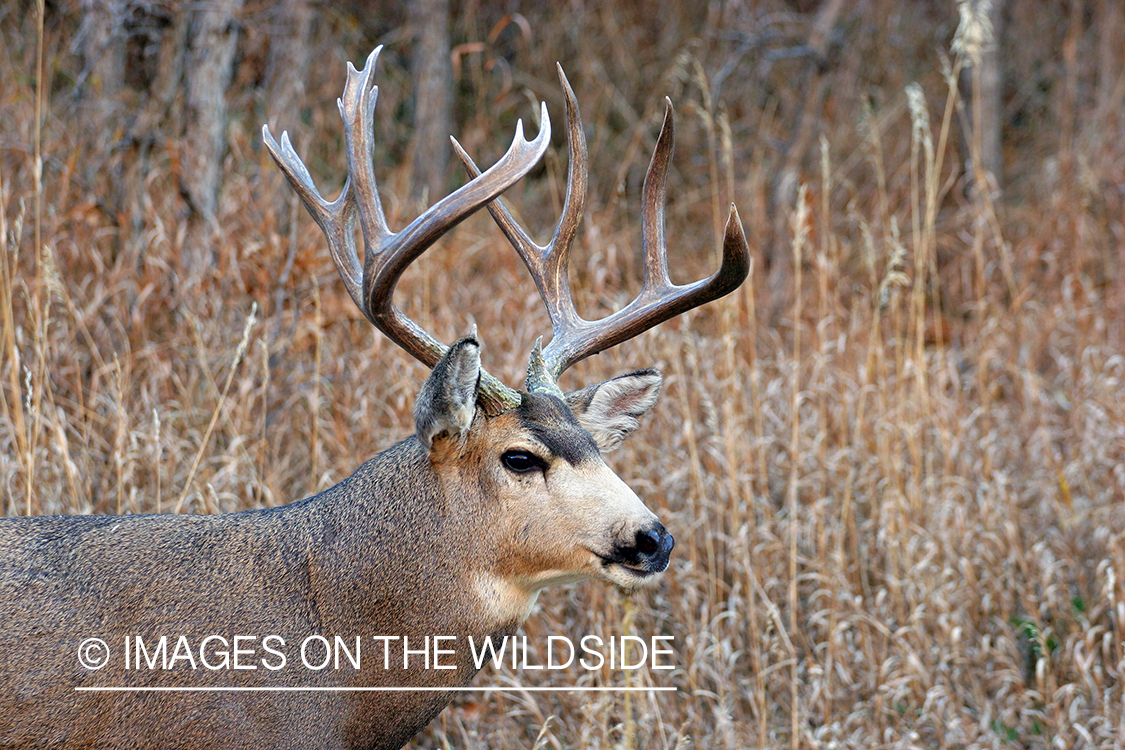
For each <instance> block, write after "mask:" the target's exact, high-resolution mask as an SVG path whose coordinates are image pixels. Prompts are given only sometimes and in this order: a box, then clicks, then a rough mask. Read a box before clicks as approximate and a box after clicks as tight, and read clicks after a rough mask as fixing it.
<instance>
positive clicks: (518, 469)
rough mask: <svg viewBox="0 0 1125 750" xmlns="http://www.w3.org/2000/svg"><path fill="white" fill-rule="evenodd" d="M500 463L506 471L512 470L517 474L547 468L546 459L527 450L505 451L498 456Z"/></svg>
mask: <svg viewBox="0 0 1125 750" xmlns="http://www.w3.org/2000/svg"><path fill="white" fill-rule="evenodd" d="M500 463H502V464H504V468H505V469H507V470H508V471H514V472H515V473H517V474H526V473H528V472H529V471H536V470H538V471H546V470H547V462H546V461H544V460H543V459H541V458H539V456H536V455H535V454H534V453H528V452H527V451H505V452H504V454H503V455H502V456H500Z"/></svg>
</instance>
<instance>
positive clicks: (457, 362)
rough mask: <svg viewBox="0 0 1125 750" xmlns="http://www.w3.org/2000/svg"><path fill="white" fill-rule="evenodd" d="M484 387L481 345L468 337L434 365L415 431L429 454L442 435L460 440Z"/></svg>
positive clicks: (418, 404)
mask: <svg viewBox="0 0 1125 750" xmlns="http://www.w3.org/2000/svg"><path fill="white" fill-rule="evenodd" d="M479 383H480V343H479V342H478V341H477V340H476V338H475V337H473V336H466V337H465V338H463V339H461V340H460V341H458V342H457V343H455V344H454V345H453V346H451V347H449V351H447V352H446V353H445V356H444V357H442V358H441V360H439V361H438V363H437V364H436V365H434V370H433V372H431V373H430V377H429V378H427V379H426V382H425V384H423V385H422V390H421V391H420V392H419V393H418V400H417V401H415V402H414V429H415V432H416V433H417V435H418V440H420V441H421V442H422V445H424V446H425V447H426V449H427V450H429V449H430V448H431V447H433V441H434V438H436V437H439V436H441V435H445V436H447V437H453V438H459V437H461V435H462V434H463V433H465V432H466V431H467V430H468V429H469V426H470V425H472V423H473V414H474V412H475V411H476V402H477V385H478V384H479Z"/></svg>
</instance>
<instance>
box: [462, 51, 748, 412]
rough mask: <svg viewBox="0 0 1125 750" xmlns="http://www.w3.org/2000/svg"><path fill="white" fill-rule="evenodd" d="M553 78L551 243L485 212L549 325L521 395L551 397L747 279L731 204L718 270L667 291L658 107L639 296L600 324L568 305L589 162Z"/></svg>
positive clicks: (645, 196)
mask: <svg viewBox="0 0 1125 750" xmlns="http://www.w3.org/2000/svg"><path fill="white" fill-rule="evenodd" d="M559 78H560V80H561V81H562V85H563V94H564V99H565V101H566V121H567V142H568V144H569V147H570V154H571V157H570V168H569V170H568V174H567V188H566V200H565V202H564V204H563V214H562V217H561V218H560V219H559V223H558V225H557V226H556V228H555V234H554V237H553V238H552V239H551V242H550V243H549V244H548V245H546V246H540V245H537V244H535V242H534V241H532V240H531V238H530V237H529V236H528V234H527V232H526V231H524V229H523V228H521V227H520V226H519V225H518V224H517V223H516V222H515V220H514V219H513V218H512V215H511V213H510V212H509V211H508V209H507V208H506V207H505V206H504V204H503V201H501V200H499V199H497V200H494V201H492V202H491V203H489V204H488V210H489V213H491V214H492V217H493V218H494V219H495V220H496V223H497V224H499V226H500V228H501V230H503V232H504V234H505V236H506V237H507V238H508V240H509V241H510V242H511V243H512V245H513V246H515V248H516V251H517V252H518V253H519V255H520V257H521V258H522V259H523V261H524V264H525V265H526V266H527V268H528V271H530V272H531V275H532V278H533V279H534V280H535V286H536V287H537V288H538V289H539V295H540V297H541V298H542V299H543V304H544V306H545V307H546V308H547V313H548V315H549V316H550V318H551V327H552V329H553V334H552V336H551V341H550V343H549V344H548V345H547V346H546V348H542V349H541V348H540V346H539V342H536V344H535V349H534V350H533V351H532V355H531V360H530V363H529V366H528V380H527V388H528V390H529V391H532V390H538V391H544V392H548V393H555V394H556V395H557V394H558V393H559V390H558V386H557V385H556V382H555V381H557V379H558V377H559V376H560V375H561V374H562V373H563V372H565V371H566V370H567V369H568V368H569V367H570V366H571V365H573V364H575V363H576V362H579V361H581V360H583V359H585V358H586V357H588V356H590V355H592V354H597V353H598V352H600V351H603V350H605V349H608V348H610V347H612V346H616V345H617V344H620V343H621V342H623V341H626V340H628V339H631V338H633V337H634V336H637V335H639V334H641V333H643V332H644V331H647V330H648V329H649V328H652V327H653V326H655V325H657V324H659V323H662V322H663V321H665V320H669V319H670V318H674V317H676V316H677V315H680V314H682V313H684V312H687V311H688V310H690V309H692V308H694V307H699V306H700V305H703V304H706V303H707V302H710V301H712V300H715V299H718V298H719V297H722V296H723V295H725V294H728V293H730V292H732V291H734V290H735V289H737V288H738V286H739V285H740V284H741V283H742V282H743V281H744V280H745V279H746V276H747V274H749V272H750V247H749V245H748V243H747V242H746V234H745V232H744V231H743V228H742V221H741V219H740V218H739V216H738V210H737V209H736V208H735V206H734V204H733V203H732V204H731V206H730V215H729V217H728V218H727V224H726V230H725V232H724V237H723V259H722V264H721V265H720V267H719V270H718V271H716V272H715V273H714V274H712V275H711V276H710V277H708V278H706V279H703V280H701V281H697V282H695V283H692V284H686V285H683V286H677V285H676V284H673V283H672V281H671V279H670V277H669V275H668V249H667V243H666V239H665V233H664V205H665V199H666V193H667V184H668V168H669V165H670V164H671V161H672V151H673V142H674V140H675V127H674V122H673V114H672V102H671V100H669V99H666V100H665V101H666V102H667V107H666V110H665V115H664V124H663V126H662V127H661V129H660V135H659V137H658V138H657V141H656V148H655V149H654V151H653V154H652V160H651V162H650V163H649V167H648V172H647V173H646V175H645V182H644V187H643V190H642V205H641V224H642V243H643V249H644V288H643V289H642V290H641V293H640V294H639V295H638V296H637V298H636V299H634V300H633V301H632V302H630V303H629V304H628V305H626V306H625V307H624V308H623V309H621V310H618V311H617V312H615V313H613V314H611V315H608V316H606V317H605V318H602V319H601V320H595V321H589V320H585V319H583V318H582V317H581V316H580V315H579V314H578V312H577V311H576V310H575V307H574V302H573V298H572V297H571V292H570V282H569V278H568V271H569V260H570V249H571V244H572V242H573V239H574V235H575V232H576V230H577V227H578V222H579V220H580V219H581V216H582V212H583V210H584V208H585V200H586V188H587V173H588V163H589V160H588V154H587V151H586V138H585V135H584V134H583V132H582V122H581V117H580V115H579V113H578V105H577V103H576V101H575V97H574V92H573V90H572V89H571V87H570V83H569V82H568V81H567V79H566V75H565V74H564V73H563V71H562V67H561V66H560V67H559ZM454 147H455V149H456V152H457V155H458V156H459V157H460V158H461V161H462V162H463V163H464V164H465V167H466V169H467V170H468V172H469V174H470V176H476V175H477V174H479V173H480V170H479V169H477V167H476V165H475V164H473V161H472V159H471V158H469V156H468V155H467V154H466V153H465V152H464V150H463V149H461V147H460V145H459V144H457V143H456V141H454Z"/></svg>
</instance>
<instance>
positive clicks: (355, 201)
mask: <svg viewBox="0 0 1125 750" xmlns="http://www.w3.org/2000/svg"><path fill="white" fill-rule="evenodd" d="M382 49H383V48H382V46H379V47H376V48H375V51H374V52H372V53H371V54H370V55H369V56H368V58H367V62H366V64H365V65H364V67H363V69H362V70H359V71H357V70H356V69H355V67H354V66H352V64H351V63H348V81H347V84H346V85H345V87H344V95H343V97H342V98H341V99H340V100H339V101H338V104H339V107H340V116H341V117H342V118H343V121H344V138H345V142H346V145H347V154H348V172H349V174H348V179H347V182H345V183H344V189H343V191H342V192H341V193H340V196H339V197H338V198H336V200H334V201H331V202H329V201H327V200H325V199H324V198H323V197H322V196H321V194H320V192H319V191H318V190H317V188H316V185H315V184H314V183H313V180H312V177H311V176H310V175H309V171H308V169H307V168H306V167H305V165H304V163H303V162H302V161H301V159H300V157H299V156H297V154H296V152H295V151H294V150H293V146H292V145H291V144H290V142H289V134H288V133H285V132H283V133H282V134H281V144H280V145H279V144H278V142H277V141H275V140H274V138H273V136H272V135H271V134H270V131H269V126H263V127H262V138H263V140H264V141H265V143H266V148H268V149H269V152H270V155H271V156H273V158H274V161H276V162H277V164H278V166H279V167H281V169H282V171H283V172H284V173H285V176H286V177H287V178H288V179H289V184H290V185H292V186H293V189H294V190H296V191H297V194H298V195H299V196H300V197H301V201H302V202H303V203H304V204H305V208H307V209H308V211H309V213H310V214H312V217H313V219H315V220H316V223H317V224H319V225H320V228H321V229H322V230H323V231H324V236H325V237H326V238H327V240H328V247H329V250H330V251H331V253H332V260H334V261H335V263H336V269H337V270H338V271H339V272H340V277H341V278H342V279H343V280H344V286H345V287H347V290H348V294H350V295H351V297H352V300H354V301H355V303H356V305H357V306H358V307H359V309H360V310H361V311H362V312H363V314H364V315H365V316H366V317H367V319H368V320H370V321H371V322H372V323H373V324H374V325H375V327H376V328H378V329H379V330H380V331H382V332H383V333H385V334H386V335H387V336H388V337H389V338H390V339H391V340H392V341H394V342H395V343H396V344H398V345H399V346H401V347H402V348H403V349H405V350H406V351H407V352H409V353H410V354H411V355H413V356H414V357H416V358H417V359H419V360H421V361H422V362H423V363H425V364H426V365H427V366H429V367H433V366H434V364H436V363H437V361H438V360H439V359H441V357H442V355H443V354H444V353H445V350H446V348H447V347H445V346H444V345H443V344H441V343H440V342H439V341H437V340H436V339H435V338H434V337H433V336H431V335H430V334H429V333H427V332H426V331H425V330H423V329H422V328H421V327H420V326H418V325H417V324H416V323H415V322H414V321H412V320H411V319H410V318H408V317H406V316H405V315H403V313H402V311H400V310H399V309H398V308H397V307H396V306H395V305H394V303H393V302H392V299H391V298H392V295H393V294H394V289H395V284H396V283H398V280H399V277H401V276H402V273H403V271H405V270H406V268H407V266H409V265H410V264H411V263H412V262H414V260H416V259H417V258H418V256H420V255H421V254H422V253H423V252H425V251H426V249H428V248H429V247H430V246H431V245H433V244H434V242H436V241H437V240H438V238H439V237H441V236H442V235H443V234H445V233H446V232H448V231H449V230H451V229H452V228H453V227H455V226H456V225H457V224H459V223H460V222H461V221H462V220H464V219H465V218H466V217H467V216H468V215H469V214H471V213H473V212H474V211H476V210H477V209H478V208H480V207H481V206H483V205H485V204H486V203H488V202H489V201H491V200H493V199H494V198H496V197H497V196H498V195H500V193H502V192H504V191H505V190H507V189H508V188H509V187H511V186H512V185H513V184H515V183H516V182H518V181H519V180H520V179H521V178H522V177H523V176H524V175H525V174H527V173H528V171H530V170H531V168H532V167H533V166H535V164H536V163H537V162H538V161H539V159H541V158H542V156H543V154H544V152H546V150H547V146H548V144H549V143H550V140H551V122H550V119H549V118H548V116H547V105H546V104H545V103H544V104H542V105H541V106H542V109H541V116H540V122H541V123H542V124H541V126H540V128H539V134H538V135H537V136H536V137H535V139H534V140H532V141H528V140H526V139H525V138H524V137H523V121H522V120H520V121H519V122H517V123H516V134H515V137H514V138H513V140H512V145H511V146H510V147H509V148H508V152H507V153H506V154H504V156H503V157H501V159H500V161H498V162H496V164H494V165H493V166H492V167H491V168H490V169H488V170H487V171H486V172H484V173H483V174H481V173H480V171H479V170H478V171H477V173H476V174H474V175H473V179H472V180H470V181H469V183H468V184H466V185H464V186H462V187H461V188H460V189H458V190H457V191H455V192H453V193H452V194H450V195H448V196H446V197H445V198H443V199H442V200H440V201H438V202H437V203H436V204H434V205H433V206H431V207H430V208H429V209H428V210H427V211H426V212H425V213H423V214H422V215H421V216H419V217H418V218H417V219H415V220H414V221H413V222H411V223H410V225H409V226H407V227H406V228H405V229H403V230H402V231H400V232H392V231H391V230H390V228H389V227H388V226H387V219H386V216H385V214H384V213H383V205H382V202H381V201H380V200H379V191H378V187H377V185H376V182H375V172H374V167H373V165H372V159H371V156H372V152H373V146H374V123H373V118H374V113H375V101H376V100H377V99H378V96H379V87H378V86H372V85H371V79H372V77H373V76H374V72H375V62H376V60H377V59H378V57H379V52H380V51H381V50H382ZM357 215H358V218H359V226H360V229H361V230H362V232H363V245H364V252H363V266H362V268H361V266H360V262H359V258H358V256H357V254H356V247H355V222H356V217H357ZM519 402H520V395H519V393H518V392H517V391H515V390H513V389H511V388H508V387H507V386H505V385H504V384H503V383H501V382H500V381H499V380H497V379H496V378H494V377H493V376H492V375H489V374H488V373H486V372H482V375H481V387H480V391H479V395H478V403H480V405H481V406H482V408H484V409H485V411H486V412H488V413H491V414H495V413H498V412H500V411H503V410H504V409H506V408H509V407H512V406H515V405H517V404H519Z"/></svg>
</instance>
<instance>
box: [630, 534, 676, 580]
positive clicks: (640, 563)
mask: <svg viewBox="0 0 1125 750" xmlns="http://www.w3.org/2000/svg"><path fill="white" fill-rule="evenodd" d="M675 544H676V540H675V539H673V538H672V535H671V534H669V533H668V530H667V529H665V528H664V525H663V524H661V523H659V522H657V523H656V524H654V525H652V526H651V527H649V528H647V529H641V530H640V531H638V532H637V534H636V536H635V537H634V539H633V546H632V547H631V548H626V549H623V550H621V557H622V558H624V559H625V560H626V561H627V562H628V563H629V564H631V565H634V566H636V567H640V568H643V569H645V570H647V571H650V572H653V573H657V572H660V571H662V570H664V569H665V568H667V567H668V555H669V553H671V551H672V547H673V546H675Z"/></svg>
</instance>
